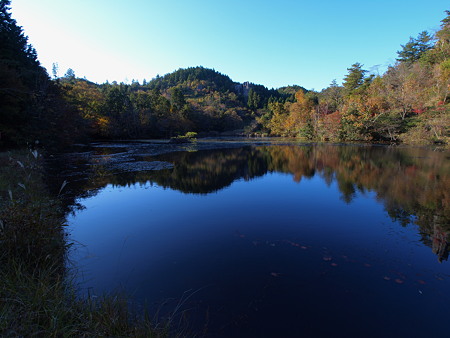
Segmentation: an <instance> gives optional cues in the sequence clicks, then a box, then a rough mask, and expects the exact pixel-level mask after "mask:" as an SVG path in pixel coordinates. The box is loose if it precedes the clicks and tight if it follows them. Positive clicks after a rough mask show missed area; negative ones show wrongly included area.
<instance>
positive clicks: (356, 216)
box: [55, 144, 450, 337]
mask: <svg viewBox="0 0 450 338" xmlns="http://www.w3.org/2000/svg"><path fill="white" fill-rule="evenodd" d="M195 147H196V148H195ZM195 147H194V148H192V149H190V151H183V149H177V150H178V151H176V152H174V151H170V150H164V149H163V148H158V149H156V148H149V149H147V148H146V146H134V145H128V146H127V147H116V148H114V147H111V146H109V147H108V149H107V151H106V152H105V153H103V152H102V147H101V146H97V147H96V148H95V151H92V150H87V151H86V152H84V153H78V154H71V155H68V157H65V158H64V159H63V160H60V159H55V162H56V161H60V162H61V163H62V164H64V167H62V169H60V170H58V171H57V172H56V173H55V177H58V175H60V176H59V180H60V181H61V180H62V179H63V178H65V177H66V178H67V179H68V180H69V182H70V183H69V185H68V186H67V188H68V190H67V191H66V195H65V197H66V202H67V203H68V205H74V204H75V203H80V204H82V205H83V206H84V207H85V209H84V210H81V211H79V212H76V213H75V215H73V216H72V217H71V218H70V219H69V223H70V224H71V227H70V229H71V231H72V236H73V238H74V239H75V240H76V241H78V242H80V243H82V244H83V245H85V246H84V247H82V248H81V249H80V250H78V251H76V252H75V253H74V255H73V257H72V258H74V260H75V261H76V262H77V263H78V264H79V266H80V269H81V270H82V271H83V274H85V275H84V277H86V278H85V281H86V280H87V282H86V284H87V286H88V287H93V288H94V290H96V291H97V292H99V293H101V292H104V291H105V292H107V291H108V290H112V289H114V288H115V287H117V286H118V285H122V286H124V287H125V288H126V290H127V291H129V292H130V293H131V294H133V296H135V297H136V298H137V299H141V300H146V301H148V303H150V304H154V303H153V302H155V303H156V304H157V305H156V306H155V309H159V308H158V305H160V304H161V303H159V304H158V302H161V301H162V302H164V301H166V300H167V299H170V298H172V297H174V298H177V297H178V298H180V297H182V295H185V294H186V291H187V290H192V291H191V292H195V294H194V295H193V296H192V297H190V298H189V300H188V301H187V302H186V303H185V305H186V307H187V308H191V309H195V311H191V312H190V315H191V317H190V322H191V323H193V326H194V327H195V328H202V327H203V326H205V323H207V325H208V330H207V332H208V334H209V336H212V337H218V336H225V337H230V336H233V337H239V336H246V337H248V336H301V335H306V336H335V335H336V333H340V334H341V335H346V336H370V335H371V334H370V333H372V335H373V336H396V335H401V336H413V335H415V334H416V335H417V334H418V333H419V332H420V333H419V335H421V336H424V335H428V336H430V335H437V334H438V333H442V332H443V329H444V327H445V328H446V326H445V323H446V319H447V318H446V314H447V313H448V311H446V310H447V309H448V299H449V294H448V286H449V282H450V275H448V271H447V270H448V266H447V265H446V264H439V263H438V262H437V259H436V255H437V257H438V260H440V261H443V260H446V259H447V258H448V251H449V248H448V242H449V222H448V220H449V205H448V203H449V196H448V194H449V191H450V189H449V188H450V186H449V176H448V175H449V163H448V153H444V152H433V151H429V150H426V149H417V148H416V149H412V148H387V147H376V146H330V145H302V146H300V145H257V146H250V145H246V146H233V147H227V148H223V147H222V148H220V149H212V148H213V147H212V146H211V145H208V147H207V148H208V149H204V148H205V147H206V146H205V145H201V144H200V145H198V146H195ZM172 150H173V149H172ZM193 150H194V151H193ZM195 150H198V151H195ZM80 154H81V155H82V156H80ZM55 164H56V163H55ZM152 169H161V170H152ZM58 173H59V174H58ZM55 189H59V186H55ZM430 248H432V250H433V252H434V254H433V253H432V250H430ZM175 306H176V302H175ZM430 307H432V308H433V309H434V310H435V312H433V313H431V312H430V311H429V308H430ZM169 311H170V309H169ZM398 314H402V315H401V316H400V315H398ZM323 318H326V321H327V324H328V325H323ZM374 318H375V319H374ZM264 323H277V325H276V326H273V327H268V325H264ZM380 323H382V324H380Z"/></svg>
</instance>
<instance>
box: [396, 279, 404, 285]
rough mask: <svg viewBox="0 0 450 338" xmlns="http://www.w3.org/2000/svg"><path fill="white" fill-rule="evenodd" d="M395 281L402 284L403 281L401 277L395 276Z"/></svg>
mask: <svg viewBox="0 0 450 338" xmlns="http://www.w3.org/2000/svg"><path fill="white" fill-rule="evenodd" d="M395 282H396V283H397V284H403V283H404V282H405V281H404V280H403V279H400V278H397V279H395Z"/></svg>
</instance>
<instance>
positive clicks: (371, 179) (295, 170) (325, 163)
mask: <svg viewBox="0 0 450 338" xmlns="http://www.w3.org/2000/svg"><path fill="white" fill-rule="evenodd" d="M128 147H132V145H130V146H128ZM124 150H126V148H125V149H124V147H120V148H118V149H117V150H116V151H114V150H112V149H111V147H104V148H102V147H96V148H95V152H92V151H91V152H85V153H82V156H80V154H71V156H70V157H61V158H59V160H58V159H55V160H53V162H52V164H51V165H52V166H53V167H54V168H58V169H57V170H55V173H58V174H55V176H65V177H67V179H68V180H69V182H70V185H69V186H68V192H67V193H66V195H65V198H66V203H67V205H68V206H69V208H73V207H74V206H75V205H76V202H75V201H76V200H77V199H78V198H81V197H87V196H90V195H93V194H95V193H96V192H97V191H99V190H101V189H102V188H103V187H105V186H106V185H107V184H112V185H113V186H128V185H132V184H136V183H139V184H146V183H148V182H150V183H155V184H158V185H159V186H162V187H164V188H170V189H174V190H178V191H181V192H184V193H188V194H209V193H212V192H215V191H218V190H221V189H223V188H225V187H227V186H229V185H231V184H232V183H233V182H234V181H235V180H240V179H244V180H251V179H253V178H255V177H260V176H263V175H265V174H266V173H270V172H279V173H286V174H290V175H292V176H293V180H294V181H295V182H300V181H301V180H302V179H304V178H311V177H314V176H315V175H319V176H320V177H322V178H323V179H324V180H325V182H327V184H331V183H332V182H334V181H336V182H337V185H338V187H339V190H340V193H341V198H342V199H343V200H344V201H345V202H346V203H352V199H353V197H354V195H355V193H356V192H363V193H364V192H369V191H370V192H375V193H376V198H377V199H378V200H379V201H382V202H383V203H384V206H385V210H386V212H387V213H388V214H389V216H390V217H391V218H392V219H393V220H395V221H398V222H399V223H400V224H401V225H402V226H408V225H414V224H415V225H417V226H418V228H419V232H420V235H421V238H422V242H423V243H425V244H426V245H427V246H429V247H431V248H432V250H433V252H434V253H435V254H436V255H437V256H438V259H439V261H443V260H447V259H448V255H449V242H450V225H449V224H450V222H449V220H450V177H449V175H450V174H449V173H450V164H449V160H448V152H439V151H431V150H428V149H423V148H401V147H395V148H391V147H384V146H349V145H303V146H299V145H262V146H248V145H247V146H243V147H234V148H224V149H212V150H200V151H177V152H168V153H165V154H161V155H152V153H151V152H149V153H146V152H145V147H141V149H140V151H139V155H136V156H133V157H132V158H126V157H123V154H124ZM125 153H126V151H125ZM120 158H122V160H120ZM68 159H70V160H68ZM121 161H122V162H121ZM123 161H127V164H128V166H127V168H129V167H130V163H129V162H130V161H131V163H136V166H135V167H136V170H126V171H124V170H123V167H122V170H121V167H120V166H117V165H111V163H112V164H114V163H123ZM156 161H159V162H156ZM143 162H155V163H170V164H172V165H173V168H172V169H162V170H140V169H139V168H141V169H142V165H141V164H142V163H143ZM138 164H139V165H138ZM165 167H167V166H162V167H161V168H165ZM156 168H158V167H156ZM59 181H60V179H59V180H58V182H59ZM56 188H57V187H56V186H55V189H56Z"/></svg>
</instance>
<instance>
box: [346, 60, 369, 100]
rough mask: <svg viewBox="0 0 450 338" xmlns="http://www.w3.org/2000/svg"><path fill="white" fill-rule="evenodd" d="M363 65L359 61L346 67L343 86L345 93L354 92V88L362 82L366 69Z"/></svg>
mask: <svg viewBox="0 0 450 338" xmlns="http://www.w3.org/2000/svg"><path fill="white" fill-rule="evenodd" d="M362 67H363V65H362V64H360V63H359V62H357V63H354V64H353V65H352V66H351V67H350V68H347V70H348V74H347V75H346V76H345V78H344V82H343V86H344V88H345V91H346V92H347V95H350V94H352V93H354V92H355V90H356V89H358V88H359V87H361V86H362V85H363V84H364V75H365V74H366V73H367V70H364V69H363V68H362Z"/></svg>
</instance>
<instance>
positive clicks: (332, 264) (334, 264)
mask: <svg viewBox="0 0 450 338" xmlns="http://www.w3.org/2000/svg"><path fill="white" fill-rule="evenodd" d="M330 265H331V266H338V265H337V264H336V263H331V264H330Z"/></svg>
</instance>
